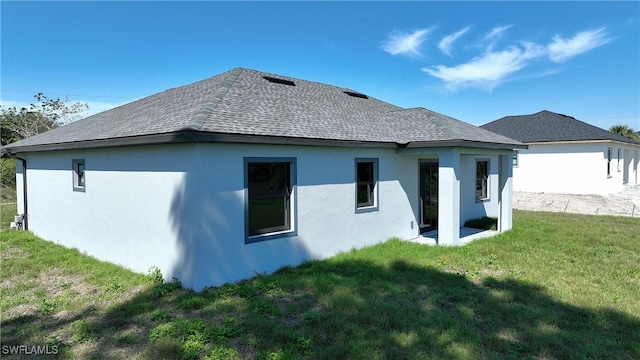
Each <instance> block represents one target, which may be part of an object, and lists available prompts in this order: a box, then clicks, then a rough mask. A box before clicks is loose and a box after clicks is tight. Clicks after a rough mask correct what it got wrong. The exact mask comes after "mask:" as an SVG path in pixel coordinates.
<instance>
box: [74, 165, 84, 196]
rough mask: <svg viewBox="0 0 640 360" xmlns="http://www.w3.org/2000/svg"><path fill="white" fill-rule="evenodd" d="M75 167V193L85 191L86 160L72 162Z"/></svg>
mask: <svg viewBox="0 0 640 360" xmlns="http://www.w3.org/2000/svg"><path fill="white" fill-rule="evenodd" d="M72 165H73V171H72V172H73V191H85V184H86V172H85V169H84V159H74V160H72Z"/></svg>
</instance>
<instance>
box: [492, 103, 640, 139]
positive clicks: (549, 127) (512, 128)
mask: <svg viewBox="0 0 640 360" xmlns="http://www.w3.org/2000/svg"><path fill="white" fill-rule="evenodd" d="M480 127H481V128H483V129H486V130H489V131H493V132H495V133H498V134H501V135H504V136H508V137H510V138H512V139H516V140H519V141H521V142H523V143H538V142H564V141H594V140H595V141H597V140H604V141H618V142H624V143H630V144H635V145H640V142H637V141H635V140H633V139H630V138H627V137H624V136H621V135H618V134H615V133H612V132H610V131H607V130H603V129H601V128H599V127H596V126H593V125H590V124H587V123H585V122H582V121H580V120H577V119H575V118H573V117H571V116H567V115H563V114H557V113H554V112H551V111H547V110H543V111H540V112H537V113H535V114H531V115H515V116H505V117H503V118H501V119H498V120H495V121H492V122H490V123H488V124H484V125H482V126H480Z"/></svg>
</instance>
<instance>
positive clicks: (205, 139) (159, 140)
mask: <svg viewBox="0 0 640 360" xmlns="http://www.w3.org/2000/svg"><path fill="white" fill-rule="evenodd" d="M195 142H200V143H242V144H271V145H315V146H339V147H388V148H395V147H397V144H396V143H393V142H374V141H357V140H339V139H320V138H318V139H316V138H296V137H284V136H265V135H242V134H225V133H210V132H201V131H194V130H186V131H179V132H172V133H165V134H153V135H141V136H131V137H121V138H110V139H96V140H86V141H74V142H65V143H54V144H40V145H24V146H16V147H13V146H11V145H9V146H5V147H3V151H6V152H8V153H11V154H16V153H27V152H42V151H58V150H79V149H99V148H109V147H124V146H140V145H158V144H179V143H195Z"/></svg>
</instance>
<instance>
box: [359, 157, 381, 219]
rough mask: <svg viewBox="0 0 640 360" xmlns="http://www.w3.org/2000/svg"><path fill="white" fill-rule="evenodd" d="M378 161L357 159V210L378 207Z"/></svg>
mask: <svg viewBox="0 0 640 360" xmlns="http://www.w3.org/2000/svg"><path fill="white" fill-rule="evenodd" d="M377 182H378V160H377V159H356V210H357V209H375V208H376V207H377V186H376V184H377Z"/></svg>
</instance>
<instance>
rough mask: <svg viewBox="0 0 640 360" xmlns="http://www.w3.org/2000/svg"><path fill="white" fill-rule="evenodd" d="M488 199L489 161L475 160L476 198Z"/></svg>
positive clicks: (479, 199)
mask: <svg viewBox="0 0 640 360" xmlns="http://www.w3.org/2000/svg"><path fill="white" fill-rule="evenodd" d="M488 199H489V161H488V160H478V161H476V200H478V201H481V200H488Z"/></svg>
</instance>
